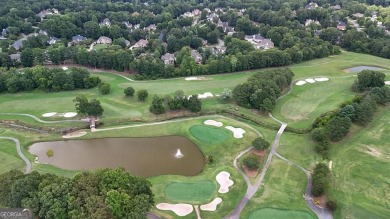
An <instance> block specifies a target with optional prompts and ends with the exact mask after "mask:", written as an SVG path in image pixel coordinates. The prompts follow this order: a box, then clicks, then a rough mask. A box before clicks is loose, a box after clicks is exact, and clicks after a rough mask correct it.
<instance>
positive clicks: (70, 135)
mask: <svg viewBox="0 0 390 219" xmlns="http://www.w3.org/2000/svg"><path fill="white" fill-rule="evenodd" d="M86 134H87V132H86V131H82V130H79V131H75V132H71V133H68V134H66V135H63V136H62V137H63V138H78V137H81V136H84V135H86Z"/></svg>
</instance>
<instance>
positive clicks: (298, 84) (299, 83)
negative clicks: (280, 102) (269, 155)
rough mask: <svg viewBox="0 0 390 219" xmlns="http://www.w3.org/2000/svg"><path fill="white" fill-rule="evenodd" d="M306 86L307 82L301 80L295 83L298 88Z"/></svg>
mask: <svg viewBox="0 0 390 219" xmlns="http://www.w3.org/2000/svg"><path fill="white" fill-rule="evenodd" d="M304 84H306V81H302V80H300V81H298V82H297V83H295V85H297V86H302V85H304Z"/></svg>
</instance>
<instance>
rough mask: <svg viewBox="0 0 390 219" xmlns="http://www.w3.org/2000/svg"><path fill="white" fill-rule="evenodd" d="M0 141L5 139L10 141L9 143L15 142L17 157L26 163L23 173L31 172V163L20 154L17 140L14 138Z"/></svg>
mask: <svg viewBox="0 0 390 219" xmlns="http://www.w3.org/2000/svg"><path fill="white" fill-rule="evenodd" d="M0 139H7V140H11V141H14V142H15V144H16V151H17V152H18V155H19V157H20V158H22V160H23V161H24V162H25V163H26V169H25V173H29V172H31V162H30V160H28V159H27V157H26V156H24V154H23V153H22V150H21V149H20V142H19V140H18V139H16V138H13V137H0Z"/></svg>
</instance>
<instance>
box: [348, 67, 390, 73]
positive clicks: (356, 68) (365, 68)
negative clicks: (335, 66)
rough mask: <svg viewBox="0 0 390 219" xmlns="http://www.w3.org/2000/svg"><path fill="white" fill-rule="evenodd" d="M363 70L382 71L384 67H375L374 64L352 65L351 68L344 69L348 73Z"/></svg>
mask: <svg viewBox="0 0 390 219" xmlns="http://www.w3.org/2000/svg"><path fill="white" fill-rule="evenodd" d="M363 70H372V71H383V70H386V69H384V68H379V67H375V66H356V67H353V68H347V69H345V71H346V72H350V73H357V72H361V71H363Z"/></svg>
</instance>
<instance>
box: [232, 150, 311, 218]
mask: <svg viewBox="0 0 390 219" xmlns="http://www.w3.org/2000/svg"><path fill="white" fill-rule="evenodd" d="M306 183H307V179H306V175H305V173H304V172H302V171H301V170H299V169H297V168H295V167H293V166H290V165H288V164H287V163H286V162H285V161H282V160H280V159H278V158H276V157H274V158H273V159H272V162H271V166H270V167H269V169H268V171H267V174H266V175H265V178H264V181H263V183H262V185H261V186H260V189H259V190H258V191H257V192H256V194H255V195H254V196H253V198H252V199H251V200H250V201H249V202H248V204H247V205H246V206H245V208H244V209H243V211H242V213H241V217H240V218H290V217H287V216H288V214H285V213H290V212H294V211H295V212H299V214H298V215H299V216H298V215H297V216H298V217H302V216H305V215H306V216H307V215H308V216H307V217H308V218H315V216H314V213H313V212H311V210H310V209H309V208H308V207H307V205H306V202H305V199H304V197H303V194H304V193H305V188H306ZM259 208H261V209H263V208H270V209H276V210H275V211H274V212H273V213H274V214H275V216H277V217H269V216H271V215H272V214H273V213H272V214H271V213H266V212H268V211H265V213H266V216H262V217H260V215H261V214H259V212H258V210H255V211H254V209H259ZM261 209H260V210H261ZM278 209H285V210H278ZM279 211H280V212H279ZM256 212H257V213H256ZM260 212H262V211H260ZM271 212H272V211H271ZM279 215H280V216H279ZM255 216H257V217H255ZM310 216H311V217H310Z"/></svg>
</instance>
